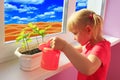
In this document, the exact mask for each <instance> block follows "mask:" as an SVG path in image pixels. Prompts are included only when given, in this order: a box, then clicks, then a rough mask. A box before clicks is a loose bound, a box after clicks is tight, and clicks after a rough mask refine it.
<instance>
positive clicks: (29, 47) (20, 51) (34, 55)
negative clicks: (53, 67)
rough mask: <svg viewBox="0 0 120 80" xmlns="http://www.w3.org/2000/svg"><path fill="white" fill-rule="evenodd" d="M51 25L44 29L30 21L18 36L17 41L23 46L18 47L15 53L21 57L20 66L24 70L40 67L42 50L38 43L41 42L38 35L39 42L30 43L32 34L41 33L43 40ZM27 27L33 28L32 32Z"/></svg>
mask: <svg viewBox="0 0 120 80" xmlns="http://www.w3.org/2000/svg"><path fill="white" fill-rule="evenodd" d="M50 27H51V26H47V27H46V28H44V29H39V28H38V27H37V26H36V25H34V24H33V23H28V26H27V27H26V28H24V29H23V30H22V31H21V32H20V34H19V35H18V37H17V38H16V42H17V43H18V42H19V43H21V45H22V46H21V47H18V48H17V49H16V51H15V55H16V56H17V57H18V58H19V63H20V68H21V69H22V70H25V71H31V70H34V69H36V68H38V67H40V60H41V50H39V49H38V45H39V44H40V43H39V41H38V38H37V36H36V41H37V43H34V44H32V43H30V42H32V39H31V35H35V34H38V35H40V36H41V37H42V42H43V39H44V37H45V35H46V33H45V32H46V30H47V29H48V28H50ZM27 29H32V32H27Z"/></svg>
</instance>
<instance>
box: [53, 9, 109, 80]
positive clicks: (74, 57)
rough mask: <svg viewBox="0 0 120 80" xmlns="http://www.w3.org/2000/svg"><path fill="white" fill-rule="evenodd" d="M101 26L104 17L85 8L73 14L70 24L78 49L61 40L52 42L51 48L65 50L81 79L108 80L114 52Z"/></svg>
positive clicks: (55, 38) (56, 39)
mask: <svg viewBox="0 0 120 80" xmlns="http://www.w3.org/2000/svg"><path fill="white" fill-rule="evenodd" d="M102 24H103V20H102V17H101V16H99V15H97V14H96V13H95V12H93V11H91V10H88V9H82V10H80V11H77V12H74V13H73V14H72V15H71V17H70V18H69V20H68V23H67V27H68V30H69V31H70V32H72V33H73V34H74V39H75V40H76V41H78V42H79V43H80V45H79V46H77V47H73V46H72V45H71V44H69V43H67V42H66V41H65V40H63V39H61V38H59V37H54V38H52V39H51V47H52V48H53V49H57V50H61V51H63V53H64V54H65V55H66V56H67V58H68V59H69V60H70V61H71V63H72V64H73V65H74V67H75V68H76V69H77V70H78V77H77V79H78V80H106V77H107V72H108V69H109V64H110V58H111V52H110V51H111V50H110V43H109V42H108V41H107V40H105V39H104V38H103V37H102V34H101V31H102Z"/></svg>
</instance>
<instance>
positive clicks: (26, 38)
mask: <svg viewBox="0 0 120 80" xmlns="http://www.w3.org/2000/svg"><path fill="white" fill-rule="evenodd" d="M50 27H51V26H47V27H45V28H44V29H39V28H38V27H37V26H36V25H35V24H33V23H28V26H27V27H25V28H24V29H23V30H22V31H21V32H20V34H19V35H18V37H17V38H16V43H18V42H19V43H21V45H22V48H24V50H25V54H33V53H34V52H33V51H31V50H30V48H29V42H31V41H32V39H31V36H32V35H35V34H37V35H39V36H41V37H42V42H44V37H45V35H46V34H47V33H46V31H47V30H48V29H49V28H50ZM28 29H32V31H31V32H28V31H27V30H28ZM35 37H36V41H37V44H38V45H39V41H38V38H37V36H35ZM35 52H39V50H38V49H37V50H35Z"/></svg>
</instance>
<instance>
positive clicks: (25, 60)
mask: <svg viewBox="0 0 120 80" xmlns="http://www.w3.org/2000/svg"><path fill="white" fill-rule="evenodd" d="M23 51H24V50H23V49H22V48H17V49H16V51H15V55H16V56H17V57H18V58H19V64H20V68H21V69H22V70H25V71H32V70H34V69H36V68H38V67H40V60H41V52H38V53H35V54H32V55H27V54H22V53H21V52H23Z"/></svg>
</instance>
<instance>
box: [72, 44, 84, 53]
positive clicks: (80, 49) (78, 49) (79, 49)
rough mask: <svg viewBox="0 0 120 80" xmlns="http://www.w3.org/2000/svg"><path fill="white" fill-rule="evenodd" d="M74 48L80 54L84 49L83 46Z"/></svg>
mask: <svg viewBox="0 0 120 80" xmlns="http://www.w3.org/2000/svg"><path fill="white" fill-rule="evenodd" d="M74 48H75V49H76V50H77V51H79V53H81V52H82V48H83V47H82V46H81V45H78V46H74Z"/></svg>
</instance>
